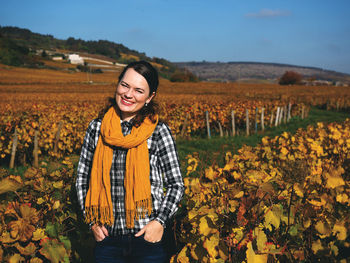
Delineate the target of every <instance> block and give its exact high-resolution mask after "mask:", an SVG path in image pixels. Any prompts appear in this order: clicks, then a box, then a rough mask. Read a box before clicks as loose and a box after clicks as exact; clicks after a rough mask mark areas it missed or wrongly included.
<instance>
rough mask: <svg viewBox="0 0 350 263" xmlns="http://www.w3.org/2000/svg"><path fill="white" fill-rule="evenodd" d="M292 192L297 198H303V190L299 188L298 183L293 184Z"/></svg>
mask: <svg viewBox="0 0 350 263" xmlns="http://www.w3.org/2000/svg"><path fill="white" fill-rule="evenodd" d="M294 192H295V194H296V195H297V196H299V197H301V198H303V197H304V192H303V189H302V187H301V186H300V184H298V183H295V184H294Z"/></svg>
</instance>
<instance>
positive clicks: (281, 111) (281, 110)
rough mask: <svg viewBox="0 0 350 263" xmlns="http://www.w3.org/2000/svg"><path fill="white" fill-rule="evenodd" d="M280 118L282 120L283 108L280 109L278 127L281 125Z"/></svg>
mask: <svg viewBox="0 0 350 263" xmlns="http://www.w3.org/2000/svg"><path fill="white" fill-rule="evenodd" d="M282 118H283V107H281V109H280V116H279V118H278V125H280V124H281V123H282Z"/></svg>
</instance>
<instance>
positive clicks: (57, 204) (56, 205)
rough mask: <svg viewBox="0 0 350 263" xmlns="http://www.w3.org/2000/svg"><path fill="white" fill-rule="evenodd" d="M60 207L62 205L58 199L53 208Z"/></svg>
mask: <svg viewBox="0 0 350 263" xmlns="http://www.w3.org/2000/svg"><path fill="white" fill-rule="evenodd" d="M59 207H60V201H59V200H56V201H55V202H54V203H53V205H52V209H58V208H59Z"/></svg>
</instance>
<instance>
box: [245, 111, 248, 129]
mask: <svg viewBox="0 0 350 263" xmlns="http://www.w3.org/2000/svg"><path fill="white" fill-rule="evenodd" d="M245 116H246V122H245V123H246V134H247V136H249V110H248V109H246V110H245Z"/></svg>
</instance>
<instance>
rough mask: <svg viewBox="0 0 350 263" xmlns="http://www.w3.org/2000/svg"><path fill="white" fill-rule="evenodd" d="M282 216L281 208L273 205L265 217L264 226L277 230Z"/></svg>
mask: <svg viewBox="0 0 350 263" xmlns="http://www.w3.org/2000/svg"><path fill="white" fill-rule="evenodd" d="M282 215H283V214H282V207H281V206H280V205H274V206H273V207H272V209H270V210H269V211H268V212H267V213H266V215H265V226H266V227H269V226H270V225H273V226H274V227H275V228H279V227H280V223H281V217H282Z"/></svg>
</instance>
